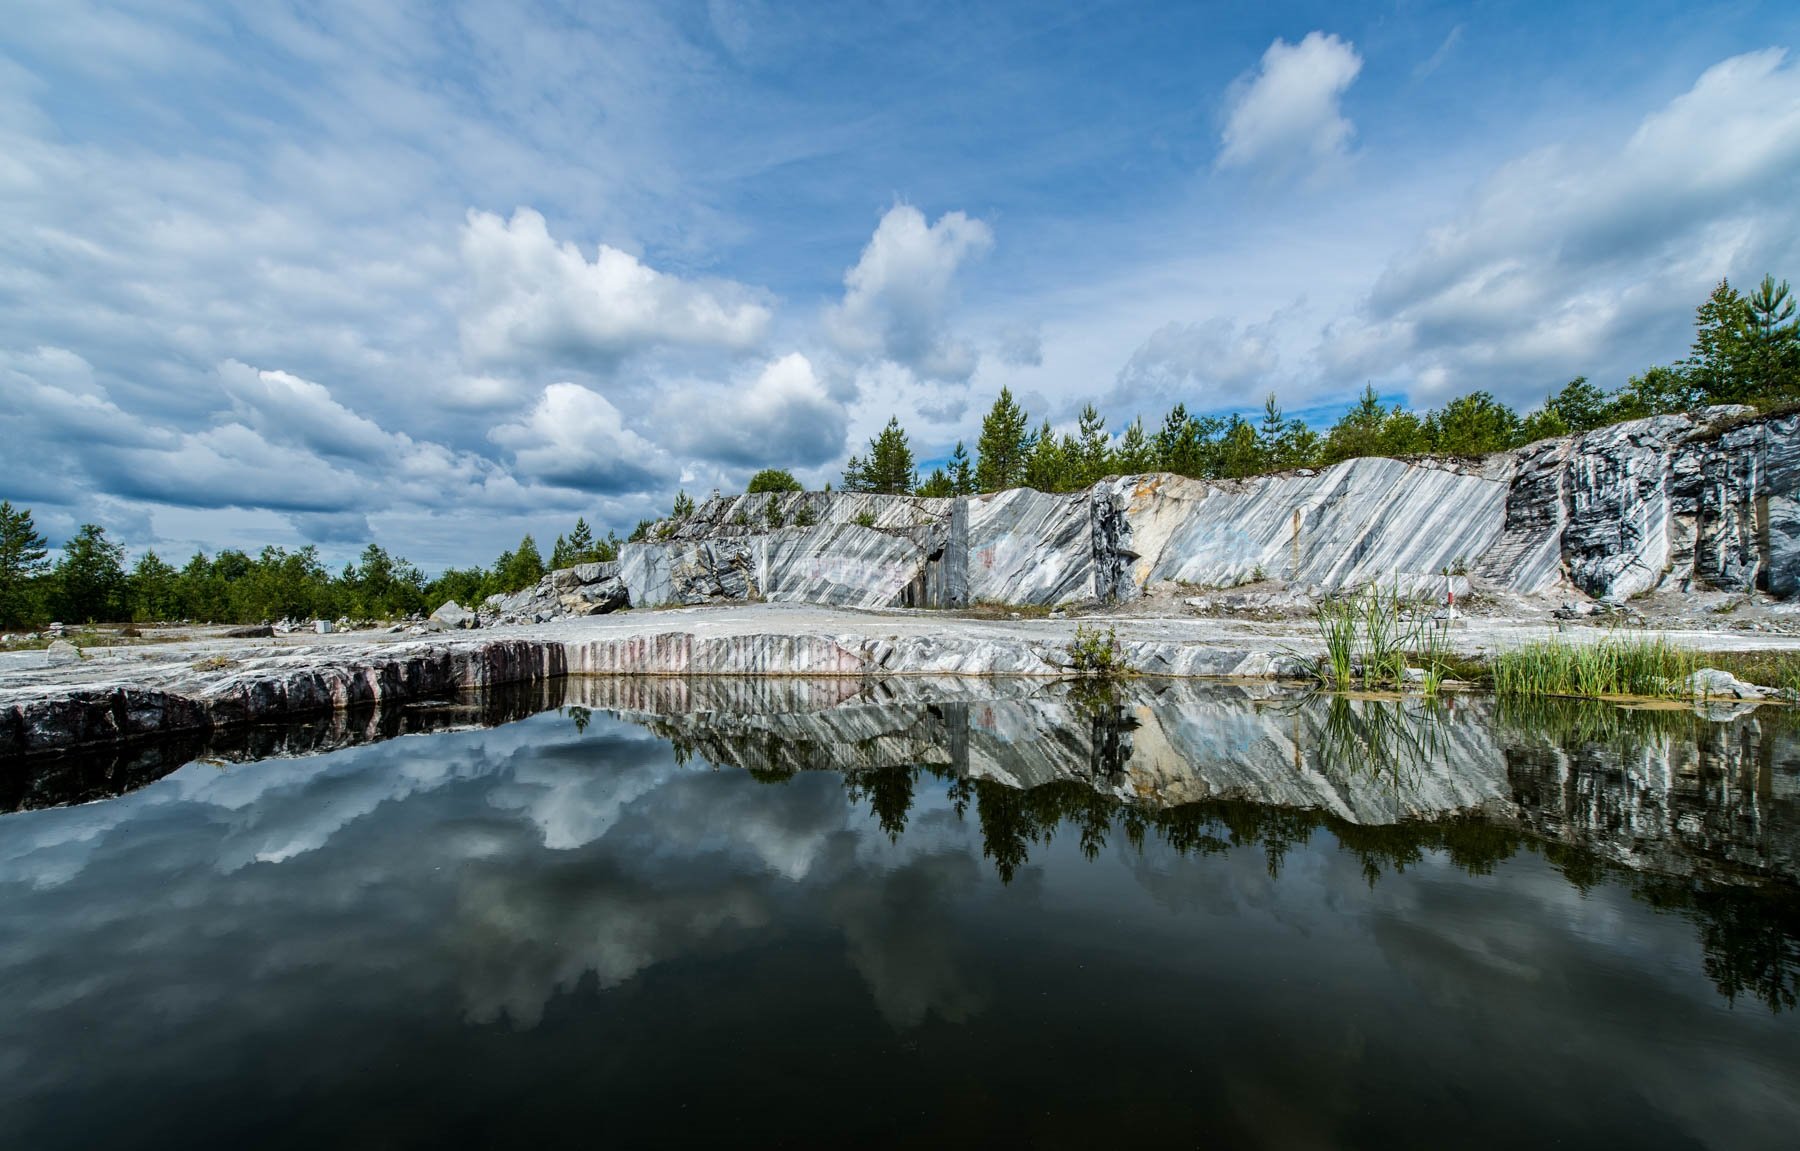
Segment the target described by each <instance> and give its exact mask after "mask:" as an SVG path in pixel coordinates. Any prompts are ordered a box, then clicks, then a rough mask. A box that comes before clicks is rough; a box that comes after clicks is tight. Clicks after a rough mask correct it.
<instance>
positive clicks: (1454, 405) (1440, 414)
mask: <svg viewBox="0 0 1800 1151" xmlns="http://www.w3.org/2000/svg"><path fill="white" fill-rule="evenodd" d="M1424 430H1425V438H1426V440H1427V441H1429V443H1430V445H1431V450H1432V451H1435V452H1438V453H1440V454H1442V455H1447V456H1484V455H1487V454H1488V453H1489V452H1499V451H1505V450H1506V449H1507V448H1510V447H1512V446H1514V444H1515V443H1517V442H1518V433H1519V415H1518V413H1517V412H1515V411H1513V410H1512V409H1511V408H1509V407H1507V406H1506V405H1505V404H1503V403H1501V402H1500V401H1498V400H1496V399H1495V398H1494V397H1493V396H1491V395H1489V394H1488V393H1487V392H1471V393H1470V394H1468V395H1466V396H1462V397H1460V398H1458V399H1454V400H1451V401H1450V402H1449V403H1447V404H1445V405H1444V406H1443V407H1442V408H1440V409H1438V410H1437V411H1434V412H1432V413H1431V414H1430V415H1429V416H1427V417H1426V419H1425V429H1424Z"/></svg>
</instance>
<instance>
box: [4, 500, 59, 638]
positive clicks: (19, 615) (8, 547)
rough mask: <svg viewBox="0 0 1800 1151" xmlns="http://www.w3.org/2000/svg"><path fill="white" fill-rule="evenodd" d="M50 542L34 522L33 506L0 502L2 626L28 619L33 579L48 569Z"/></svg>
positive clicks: (12, 624)
mask: <svg viewBox="0 0 1800 1151" xmlns="http://www.w3.org/2000/svg"><path fill="white" fill-rule="evenodd" d="M48 555H49V548H48V544H47V543H46V541H45V540H44V537H43V536H41V535H39V534H38V531H37V525H36V524H35V523H33V522H32V519H31V509H30V508H17V509H15V508H14V507H13V506H12V501H10V500H6V501H0V627H13V626H16V625H18V624H22V623H25V622H27V620H28V619H29V618H30V615H31V604H30V598H31V597H30V588H31V581H32V579H33V578H34V577H35V576H37V575H38V573H40V572H42V571H43V570H44V567H45V564H46V562H47V561H46V558H45V557H46V556H48Z"/></svg>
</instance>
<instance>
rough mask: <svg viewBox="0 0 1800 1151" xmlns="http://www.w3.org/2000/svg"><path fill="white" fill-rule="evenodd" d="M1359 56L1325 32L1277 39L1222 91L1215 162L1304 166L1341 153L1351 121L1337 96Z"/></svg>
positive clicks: (1357, 68)
mask: <svg viewBox="0 0 1800 1151" xmlns="http://www.w3.org/2000/svg"><path fill="white" fill-rule="evenodd" d="M1362 64H1363V62H1362V57H1361V56H1360V55H1358V54H1357V51H1356V46H1355V45H1354V44H1351V43H1350V42H1348V41H1346V40H1340V39H1338V38H1337V37H1336V36H1333V35H1328V34H1326V33H1324V32H1309V33H1307V34H1306V38H1305V39H1303V40H1301V41H1300V43H1298V44H1289V43H1288V42H1287V41H1285V40H1281V39H1277V40H1276V41H1275V42H1274V43H1273V44H1270V45H1269V50H1268V51H1267V52H1264V53H1263V58H1262V65H1261V67H1260V68H1259V69H1258V70H1257V72H1256V73H1255V74H1254V75H1246V76H1244V77H1242V78H1240V79H1239V80H1238V81H1237V83H1236V84H1234V85H1233V86H1232V89H1231V91H1230V92H1229V93H1228V94H1227V100H1228V102H1229V104H1230V111H1229V113H1228V115H1227V118H1226V121H1225V130H1224V134H1223V136H1222V139H1221V143H1222V145H1223V146H1222V147H1221V149H1220V151H1219V159H1218V166H1219V167H1220V168H1246V169H1259V170H1264V171H1269V172H1275V173H1286V172H1294V171H1301V172H1305V171H1316V170H1317V169H1318V168H1319V167H1320V166H1322V165H1325V164H1328V163H1330V162H1331V161H1333V160H1336V159H1338V158H1339V157H1341V156H1343V155H1345V154H1346V152H1347V151H1348V150H1349V146H1350V138H1351V136H1353V135H1354V134H1355V132H1356V128H1355V126H1354V125H1352V124H1351V123H1350V121H1349V119H1348V118H1346V117H1345V115H1344V113H1343V108H1342V106H1341V101H1342V99H1343V95H1344V92H1345V91H1346V90H1347V89H1348V88H1349V87H1350V85H1351V83H1352V82H1353V81H1355V79H1356V76H1357V73H1359V72H1361V71H1362Z"/></svg>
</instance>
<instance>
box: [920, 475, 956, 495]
mask: <svg viewBox="0 0 1800 1151" xmlns="http://www.w3.org/2000/svg"><path fill="white" fill-rule="evenodd" d="M914 494H915V495H921V496H928V497H930V498H932V499H942V498H944V497H945V496H953V495H955V494H956V484H955V483H954V482H953V481H952V480H951V479H950V474H949V473H948V472H946V471H945V470H944V469H943V468H932V469H931V474H930V475H929V476H927V477H925V479H924V480H923V481H921V482H920V484H919V489H918V491H917V492H915V493H914Z"/></svg>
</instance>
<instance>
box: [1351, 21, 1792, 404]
mask: <svg viewBox="0 0 1800 1151" xmlns="http://www.w3.org/2000/svg"><path fill="white" fill-rule="evenodd" d="M1797 195H1800V68H1797V67H1796V66H1795V65H1794V64H1793V63H1792V62H1791V61H1790V60H1789V59H1788V57H1787V54H1786V53H1785V52H1783V51H1780V50H1770V51H1766V52H1756V53H1751V54H1748V55H1743V56H1737V57H1733V58H1732V59H1729V60H1725V61H1723V62H1721V63H1719V64H1717V65H1715V66H1714V67H1712V68H1709V69H1708V70H1707V71H1706V72H1705V74H1703V75H1702V76H1701V77H1700V78H1699V80H1698V81H1697V82H1696V83H1695V84H1694V86H1693V87H1692V88H1690V89H1689V90H1688V91H1686V92H1684V93H1682V94H1681V95H1680V96H1678V97H1676V98H1675V99H1674V100H1672V101H1670V102H1669V103H1668V104H1667V105H1666V106H1664V107H1663V108H1660V109H1658V110H1657V111H1655V112H1653V113H1652V114H1650V115H1648V116H1646V117H1645V118H1644V119H1643V120H1642V121H1641V122H1640V123H1639V124H1638V126H1637V127H1636V129H1635V130H1634V131H1633V132H1632V133H1631V135H1630V136H1629V137H1628V138H1626V139H1625V140H1623V141H1622V142H1619V143H1617V144H1615V145H1613V146H1611V147H1602V148H1584V149H1576V148H1572V147H1554V148H1548V149H1544V150H1541V151H1538V152H1535V153H1532V154H1530V155H1527V156H1524V157H1522V158H1520V159H1518V160H1516V161H1514V162H1512V163H1510V164H1508V165H1506V166H1505V167H1503V168H1501V169H1500V170H1499V171H1497V172H1496V173H1495V174H1494V175H1493V176H1492V177H1491V178H1489V179H1488V181H1487V182H1486V184H1485V185H1484V187H1483V188H1482V189H1481V191H1480V193H1479V195H1478V196H1477V197H1476V199H1475V202H1474V204H1473V206H1472V207H1471V208H1470V209H1469V210H1468V211H1467V212H1465V213H1464V214H1463V215H1462V216H1460V217H1458V218H1456V219H1453V220H1451V221H1449V222H1447V223H1445V224H1443V225H1441V226H1439V227H1436V228H1434V229H1432V230H1431V231H1430V232H1428V233H1427V234H1426V236H1425V238H1424V240H1423V242H1422V243H1421V244H1419V245H1418V246H1417V247H1416V248H1415V249H1414V250H1413V251H1411V252H1409V253H1408V254H1406V255H1405V256H1403V257H1401V258H1400V259H1398V260H1396V261H1394V262H1393V263H1392V264H1390V265H1389V266H1388V268H1387V269H1386V270H1385V271H1384V272H1383V273H1382V274H1381V276H1380V278H1379V279H1378V280H1377V282H1376V284H1375V286H1374V289H1373V291H1372V292H1371V293H1370V295H1369V298H1368V300H1367V303H1366V306H1365V307H1364V308H1363V309H1362V311H1361V312H1360V313H1359V314H1358V315H1357V316H1356V317H1354V318H1353V319H1350V320H1346V321H1344V322H1342V323H1339V324H1336V325H1334V326H1333V327H1332V329H1331V331H1330V332H1329V333H1328V335H1327V338H1326V340H1325V343H1324V346H1323V348H1322V351H1321V355H1322V359H1323V360H1324V361H1325V362H1326V363H1328V364H1330V365H1332V366H1334V367H1336V368H1337V369H1339V370H1341V371H1345V372H1347V373H1360V374H1368V373H1379V372H1405V373H1410V374H1411V375H1413V376H1414V377H1415V378H1416V379H1418V380H1420V381H1421V384H1422V389H1421V390H1422V391H1423V392H1425V393H1426V394H1427V395H1428V396H1431V395H1434V394H1438V393H1450V392H1455V391H1462V390H1467V389H1469V388H1474V387H1486V388H1491V389H1493V390H1495V391H1498V392H1500V393H1502V394H1507V395H1510V396H1511V397H1512V398H1514V399H1519V400H1526V399H1535V398H1538V397H1540V396H1541V395H1542V393H1543V390H1544V388H1545V387H1546V386H1547V385H1549V384H1552V383H1555V382H1558V381H1559V380H1560V379H1565V378H1567V377H1568V376H1570V375H1574V374H1577V373H1583V372H1585V373H1588V374H1594V375H1599V374H1601V373H1602V372H1607V373H1609V374H1610V375H1614V376H1622V375H1623V374H1624V373H1625V372H1628V371H1634V370H1640V369H1642V368H1643V367H1646V366H1648V365H1649V363H1651V362H1654V360H1653V359H1652V358H1651V357H1653V356H1656V355H1661V356H1664V357H1667V356H1669V355H1678V354H1679V352H1680V348H1681V347H1682V346H1683V345H1685V342H1686V334H1687V331H1688V329H1689V318H1690V317H1691V315H1692V311H1693V308H1694V307H1695V305H1696V304H1698V303H1699V301H1700V300H1701V299H1703V298H1704V297H1705V295H1706V292H1707V290H1708V289H1709V288H1710V287H1711V285H1712V284H1713V283H1714V282H1716V281H1717V280H1718V278H1719V277H1720V276H1722V275H1726V274H1730V275H1732V276H1734V277H1743V278H1754V277H1757V276H1760V275H1761V274H1762V273H1763V272H1765V271H1770V270H1779V269H1781V268H1787V267H1791V266H1793V262H1794V260H1795V259H1796V258H1800V234H1797V233H1796V232H1795V231H1794V228H1793V207H1792V205H1793V204H1794V202H1795V197H1796V196H1797ZM1665 333H1666V334H1665ZM1669 336H1674V337H1675V339H1676V340H1678V341H1679V342H1677V343H1674V344H1673V346H1664V347H1662V348H1661V350H1660V352H1659V351H1656V350H1654V349H1656V348H1657V347H1658V343H1662V342H1666V341H1668V339H1669ZM1613 382H1618V381H1616V380H1615V381H1613Z"/></svg>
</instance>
